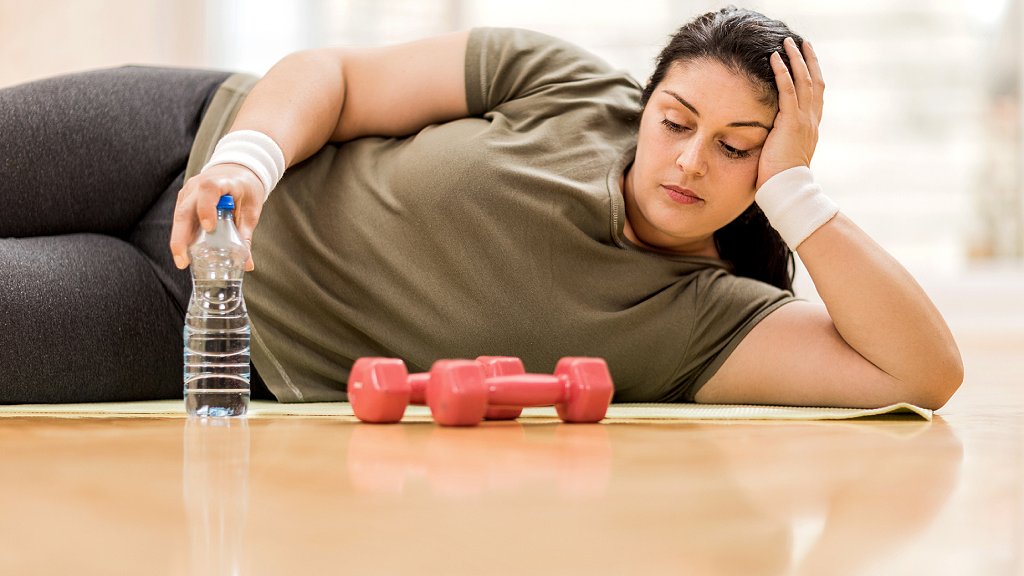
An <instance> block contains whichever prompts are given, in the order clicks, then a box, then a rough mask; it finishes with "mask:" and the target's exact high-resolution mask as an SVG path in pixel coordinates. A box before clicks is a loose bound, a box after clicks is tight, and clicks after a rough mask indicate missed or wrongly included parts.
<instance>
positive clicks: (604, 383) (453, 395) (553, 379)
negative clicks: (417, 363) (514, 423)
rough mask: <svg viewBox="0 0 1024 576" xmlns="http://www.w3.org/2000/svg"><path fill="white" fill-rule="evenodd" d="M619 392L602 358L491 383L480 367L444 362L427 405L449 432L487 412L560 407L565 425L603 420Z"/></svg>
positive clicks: (564, 362)
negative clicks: (549, 371) (616, 392)
mask: <svg viewBox="0 0 1024 576" xmlns="http://www.w3.org/2000/svg"><path fill="white" fill-rule="evenodd" d="M613 392H614V386H613V384H612V377H611V373H610V372H609V371H608V365H607V364H606V363H605V361H604V360H602V359H600V358H562V359H561V360H560V361H559V362H558V365H557V366H556V367H555V373H554V374H513V375H505V376H493V377H487V376H486V374H485V373H484V370H483V368H482V367H481V363H480V362H475V361H470V360H439V361H437V362H435V363H434V366H433V367H432V368H431V369H430V381H429V383H428V384H427V404H428V405H429V406H430V413H431V415H432V416H433V417H434V421H435V422H437V423H438V424H441V425H444V426H473V425H476V424H478V423H479V422H480V420H481V419H482V418H483V416H484V414H486V412H487V408H488V406H505V407H511V406H516V407H523V406H551V405H554V406H555V410H557V412H558V416H559V418H561V419H562V420H563V421H565V422H599V421H601V420H602V419H604V415H605V413H606V412H607V411H608V404H609V403H610V402H611V399H612V393H613Z"/></svg>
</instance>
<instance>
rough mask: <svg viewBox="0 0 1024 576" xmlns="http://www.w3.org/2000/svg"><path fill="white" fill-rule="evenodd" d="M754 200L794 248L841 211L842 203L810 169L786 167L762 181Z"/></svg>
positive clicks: (787, 242) (787, 243) (788, 244)
mask: <svg viewBox="0 0 1024 576" xmlns="http://www.w3.org/2000/svg"><path fill="white" fill-rule="evenodd" d="M754 201H755V202H757V205H758V206H759V207H760V208H761V211H762V212H764V215H765V216H767V217H768V222H770V223H771V225H772V226H773V227H774V228H775V229H776V230H778V231H779V235H781V236H782V239H783V240H784V241H785V242H786V245H787V246H789V247H790V248H791V249H793V250H796V248H797V246H799V245H800V243H801V242H803V241H804V240H806V239H807V237H808V236H810V235H811V234H812V233H814V231H815V230H817V229H818V228H821V226H822V225H824V224H825V223H826V222H828V221H829V220H831V219H832V217H833V216H835V215H836V213H838V212H839V206H837V205H836V203H835V202H833V201H832V199H831V198H829V197H828V196H826V195H825V193H824V192H822V191H821V186H818V185H817V184H816V183H815V182H814V175H813V174H811V169H810V168H808V167H806V166H797V167H795V168H790V169H788V170H783V171H782V172H779V173H778V174H776V175H775V176H772V177H771V178H769V179H768V181H767V182H765V183H764V184H762V185H761V188H760V189H758V191H757V193H756V194H755V195H754Z"/></svg>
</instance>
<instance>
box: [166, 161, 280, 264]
mask: <svg viewBox="0 0 1024 576" xmlns="http://www.w3.org/2000/svg"><path fill="white" fill-rule="evenodd" d="M262 192H263V184H262V182H260V180H259V178H257V177H256V175H255V174H253V173H252V172H251V171H250V170H249V169H248V168H245V167H243V166H239V165H235V164H221V165H217V166H213V167H211V168H210V169H208V170H206V171H204V172H203V173H202V174H200V175H198V176H195V177H193V178H190V179H189V181H188V182H186V183H185V186H184V187H183V188H182V189H181V192H179V193H178V201H177V203H176V205H175V207H174V221H173V223H172V225H171V241H170V248H171V254H172V256H173V257H174V264H175V266H177V267H178V268H179V269H183V268H185V267H187V266H188V265H189V262H190V260H191V259H190V258H189V255H188V248H189V246H191V245H192V242H193V241H194V240H195V236H196V233H197V232H198V226H202V227H203V229H204V230H206V231H207V232H212V231H213V230H214V229H215V228H216V226H217V202H218V201H219V200H220V197H221V196H223V195H224V194H230V195H231V196H232V197H233V198H234V199H235V203H236V205H237V208H236V221H237V222H238V226H239V234H240V235H241V236H242V238H243V240H245V242H246V244H247V245H248V244H250V243H251V242H252V232H253V229H254V228H255V227H256V222H257V221H258V220H259V217H260V212H261V208H262ZM252 268H253V261H252V256H251V255H250V257H249V260H248V262H247V263H246V269H247V270H252Z"/></svg>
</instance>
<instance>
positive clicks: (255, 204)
mask: <svg viewBox="0 0 1024 576" xmlns="http://www.w3.org/2000/svg"><path fill="white" fill-rule="evenodd" d="M235 212H236V213H237V214H238V217H237V219H238V234H239V236H241V237H242V241H243V242H245V246H246V248H248V249H249V259H248V260H247V261H246V263H245V271H246V272H252V271H253V270H255V269H256V264H255V262H253V259H252V235H253V232H254V231H255V229H256V223H257V222H259V221H260V214H261V213H262V212H263V203H262V202H259V201H257V200H256V199H254V198H253V199H249V200H248V201H247V202H245V203H244V204H243V205H242V206H241V207H240V208H239V209H238V210H236V211H235Z"/></svg>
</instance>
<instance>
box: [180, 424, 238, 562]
mask: <svg viewBox="0 0 1024 576" xmlns="http://www.w3.org/2000/svg"><path fill="white" fill-rule="evenodd" d="M183 443H184V460H183V479H182V496H183V498H184V501H185V515H186V519H187V523H188V534H189V564H188V565H189V571H188V573H189V574H191V575H196V576H205V575H210V576H213V575H219V576H224V575H233V574H242V573H243V572H244V570H243V569H242V566H241V561H242V558H243V557H244V542H243V540H244V535H245V524H246V521H247V515H248V508H249V445H250V434H249V424H248V421H247V420H246V419H245V418H188V419H187V420H186V422H185V432H184V440H183Z"/></svg>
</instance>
